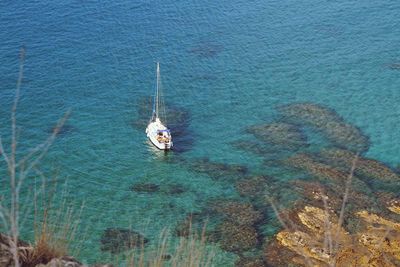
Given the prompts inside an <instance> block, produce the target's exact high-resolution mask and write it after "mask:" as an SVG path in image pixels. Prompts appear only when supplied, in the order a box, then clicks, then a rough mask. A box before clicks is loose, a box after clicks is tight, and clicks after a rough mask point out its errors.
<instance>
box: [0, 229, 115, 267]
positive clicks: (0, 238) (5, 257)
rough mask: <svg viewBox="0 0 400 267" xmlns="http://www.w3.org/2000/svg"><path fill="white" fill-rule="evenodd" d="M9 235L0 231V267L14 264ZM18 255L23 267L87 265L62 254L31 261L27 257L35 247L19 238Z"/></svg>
mask: <svg viewBox="0 0 400 267" xmlns="http://www.w3.org/2000/svg"><path fill="white" fill-rule="evenodd" d="M11 242H12V241H11V239H10V237H9V236H7V235H5V234H2V233H0V267H10V266H15V264H14V259H13V255H12V252H11V248H12V243H11ZM17 250H18V257H19V261H20V266H23V267H89V265H86V264H83V263H81V262H79V261H78V260H77V259H75V258H74V257H71V256H62V257H59V258H52V259H46V258H43V262H40V263H37V264H35V263H31V262H29V259H31V258H32V256H33V254H34V251H35V248H34V247H33V246H32V245H30V244H28V243H26V242H24V241H21V240H19V241H18V244H17ZM90 267H113V265H112V264H95V265H90Z"/></svg>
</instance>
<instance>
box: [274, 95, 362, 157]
mask: <svg viewBox="0 0 400 267" xmlns="http://www.w3.org/2000/svg"><path fill="white" fill-rule="evenodd" d="M279 111H280V113H281V114H282V116H283V119H284V120H287V121H289V122H293V123H294V124H301V125H305V126H309V127H312V128H314V129H316V130H317V131H319V132H321V133H322V134H323V135H324V136H325V137H326V138H327V139H328V140H330V141H331V142H332V143H333V145H335V146H337V147H340V148H344V149H347V150H351V151H354V152H359V153H362V152H365V151H367V150H368V148H369V146H370V142H369V138H368V137H367V136H365V135H364V134H363V133H362V132H361V130H360V129H359V128H358V127H356V126H354V125H351V124H349V123H347V122H345V121H344V119H343V118H342V117H340V116H339V115H338V114H337V113H336V111H334V110H333V109H331V108H328V107H324V106H321V105H318V104H313V103H295V104H290V105H286V106H282V107H280V108H279Z"/></svg>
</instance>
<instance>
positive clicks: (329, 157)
mask: <svg viewBox="0 0 400 267" xmlns="http://www.w3.org/2000/svg"><path fill="white" fill-rule="evenodd" d="M319 156H320V157H321V158H322V159H323V160H324V161H326V162H328V163H329V164H333V165H334V166H336V167H339V168H341V169H342V170H345V171H350V169H351V166H352V164H353V161H354V159H355V157H356V154H355V153H353V152H351V151H348V150H343V149H323V150H322V151H321V152H320V153H319ZM354 171H355V174H356V175H359V176H362V177H367V178H371V179H380V180H383V181H389V182H399V181H400V176H399V175H398V174H397V173H396V172H395V171H394V170H392V169H391V168H389V167H388V166H387V165H385V164H384V163H382V162H379V161H377V160H374V159H368V158H365V157H358V158H357V161H356V165H355V170H354Z"/></svg>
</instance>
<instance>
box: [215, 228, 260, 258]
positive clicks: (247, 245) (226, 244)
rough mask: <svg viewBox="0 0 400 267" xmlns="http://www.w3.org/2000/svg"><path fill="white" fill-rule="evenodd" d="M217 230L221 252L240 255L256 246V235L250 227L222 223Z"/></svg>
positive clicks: (254, 230)
mask: <svg viewBox="0 0 400 267" xmlns="http://www.w3.org/2000/svg"><path fill="white" fill-rule="evenodd" d="M217 229H218V230H217V234H218V238H219V244H220V246H221V248H222V249H223V250H226V251H230V252H234V253H240V252H243V251H246V250H249V249H251V248H253V247H255V246H257V243H258V234H257V231H256V229H255V228H253V227H251V226H248V225H238V224H235V223H232V222H230V221H224V222H223V223H221V224H220V225H219V226H218V228H217Z"/></svg>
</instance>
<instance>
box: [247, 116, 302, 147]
mask: <svg viewBox="0 0 400 267" xmlns="http://www.w3.org/2000/svg"><path fill="white" fill-rule="evenodd" d="M246 131H247V132H248V133H251V134H253V135H254V136H255V137H256V138H257V139H259V140H260V141H263V142H266V143H268V144H270V145H275V146H277V148H279V149H287V150H298V149H299V148H301V147H306V146H307V138H306V136H305V135H304V133H303V132H302V131H301V129H300V128H299V127H297V126H296V125H292V124H289V123H282V122H275V123H269V124H260V125H254V126H251V127H249V128H248V129H247V130H246Z"/></svg>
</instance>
